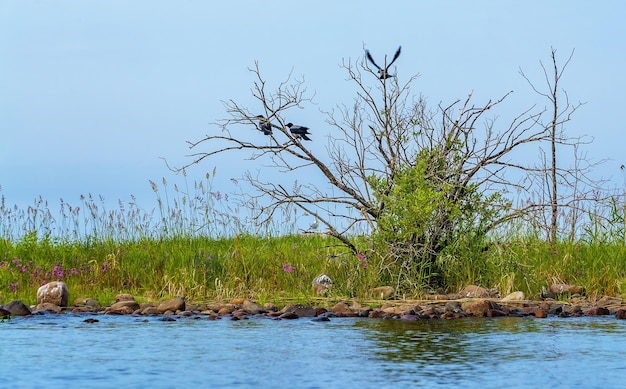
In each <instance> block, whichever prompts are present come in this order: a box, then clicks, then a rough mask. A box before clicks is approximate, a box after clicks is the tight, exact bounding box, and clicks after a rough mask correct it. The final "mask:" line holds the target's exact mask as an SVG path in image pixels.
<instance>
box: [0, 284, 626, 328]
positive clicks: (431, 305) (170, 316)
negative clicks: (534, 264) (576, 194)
mask: <svg viewBox="0 0 626 389" xmlns="http://www.w3.org/2000/svg"><path fill="white" fill-rule="evenodd" d="M561 290H563V288H561ZM568 290H569V289H568ZM68 297H69V291H68V290H67V287H66V286H65V284H63V283H62V282H53V283H50V284H46V285H44V286H42V287H41V288H40V289H39V291H38V294H37V302H38V303H37V305H36V306H33V307H29V306H27V305H26V304H24V303H23V302H22V301H19V300H14V301H11V302H9V303H7V304H4V305H0V317H2V318H7V317H10V316H24V315H37V314H49V313H56V314H63V313H67V312H71V313H92V314H103V315H135V316H147V315H159V316H160V318H161V320H167V321H171V320H176V319H182V318H189V319H204V320H216V319H223V318H226V319H230V320H244V319H249V318H251V317H266V318H271V319H275V320H293V319H299V318H309V319H311V320H314V321H328V320H330V318H332V317H367V318H379V319H394V320H404V321H417V320H432V319H461V318H467V317H506V316H509V317H533V318H545V317H548V316H558V317H561V318H566V317H582V316H606V315H612V316H614V317H615V318H617V319H626V301H625V300H623V299H621V298H618V297H609V296H605V297H602V298H600V299H590V298H587V297H585V296H581V295H578V294H574V295H572V296H571V297H569V298H567V299H558V300H557V299H554V298H553V297H551V296H550V297H546V298H545V299H544V300H542V301H529V300H525V298H524V295H523V293H521V292H515V293H512V294H510V295H508V296H505V297H503V298H500V297H499V296H497V295H494V293H493V292H490V291H489V290H487V289H484V288H481V287H479V286H474V285H471V286H468V287H466V288H464V289H463V290H462V291H460V292H459V293H456V294H454V295H429V296H427V297H428V298H427V299H424V300H377V301H372V302H369V303H367V304H366V303H362V302H357V301H356V300H346V301H339V302H334V303H330V304H329V305H327V306H321V305H319V306H317V305H302V304H286V305H284V306H282V307H279V306H277V305H275V304H264V305H259V304H257V303H256V302H254V301H249V300H245V299H238V298H235V299H231V300H230V301H228V302H208V303H207V302H204V303H194V302H188V301H186V299H185V298H184V297H176V298H173V299H169V300H166V301H162V302H159V303H141V304H140V303H138V302H137V301H136V300H135V298H134V297H133V296H132V295H130V294H119V295H118V296H117V297H116V301H115V302H113V303H111V304H109V305H106V306H102V305H101V304H100V302H98V301H96V300H94V299H91V298H79V299H76V300H75V301H74V302H73V304H71V305H69V306H68V304H67V301H68ZM326 302H327V303H328V302H329V300H326ZM85 321H87V322H97V321H98V320H97V319H95V318H94V317H93V316H90V317H89V318H88V319H86V320H85Z"/></svg>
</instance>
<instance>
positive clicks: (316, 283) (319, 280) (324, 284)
mask: <svg viewBox="0 0 626 389" xmlns="http://www.w3.org/2000/svg"><path fill="white" fill-rule="evenodd" d="M311 285H312V286H313V290H314V291H315V292H316V293H317V294H325V293H326V292H327V291H329V290H330V289H331V288H332V287H333V280H332V279H331V278H330V277H329V276H328V275H326V274H320V275H319V276H317V277H315V279H314V280H313V282H311Z"/></svg>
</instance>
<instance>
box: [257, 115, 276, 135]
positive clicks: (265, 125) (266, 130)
mask: <svg viewBox="0 0 626 389" xmlns="http://www.w3.org/2000/svg"><path fill="white" fill-rule="evenodd" d="M254 118H255V119H259V127H258V129H259V131H261V132H262V133H263V135H272V125H271V124H270V121H269V120H268V119H266V118H265V117H264V116H263V115H256V116H255V117H254Z"/></svg>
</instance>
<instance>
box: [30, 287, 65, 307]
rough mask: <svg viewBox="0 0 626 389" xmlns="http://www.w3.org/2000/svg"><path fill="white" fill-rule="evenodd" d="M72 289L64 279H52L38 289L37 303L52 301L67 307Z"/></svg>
mask: <svg viewBox="0 0 626 389" xmlns="http://www.w3.org/2000/svg"><path fill="white" fill-rule="evenodd" d="M69 298H70V291H69V289H67V285H65V282H62V281H52V282H48V283H47V284H45V285H43V286H41V287H40V288H39V289H38V290H37V304H43V303H51V304H54V305H58V306H59V307H67V303H68V301H69Z"/></svg>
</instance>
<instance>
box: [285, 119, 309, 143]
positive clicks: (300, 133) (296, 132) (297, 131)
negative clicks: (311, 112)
mask: <svg viewBox="0 0 626 389" xmlns="http://www.w3.org/2000/svg"><path fill="white" fill-rule="evenodd" d="M287 127H289V131H291V133H292V134H293V136H295V137H296V138H302V139H304V140H311V138H309V137H308V136H307V135H308V134H310V132H309V127H303V126H299V125H297V124H293V123H287Z"/></svg>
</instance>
